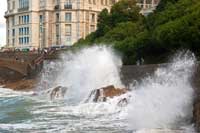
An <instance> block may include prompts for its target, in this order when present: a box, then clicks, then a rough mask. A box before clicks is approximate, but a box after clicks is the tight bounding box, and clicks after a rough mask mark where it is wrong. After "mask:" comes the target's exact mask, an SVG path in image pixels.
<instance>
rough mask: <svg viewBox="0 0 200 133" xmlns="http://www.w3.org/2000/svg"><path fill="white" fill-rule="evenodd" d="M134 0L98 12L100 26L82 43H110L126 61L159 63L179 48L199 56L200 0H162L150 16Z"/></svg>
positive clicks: (122, 0)
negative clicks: (142, 13) (143, 12)
mask: <svg viewBox="0 0 200 133" xmlns="http://www.w3.org/2000/svg"><path fill="white" fill-rule="evenodd" d="M139 10H140V9H139V8H138V7H137V6H136V2H135V1H134V0H121V1H120V2H118V3H116V4H115V5H114V6H113V7H112V9H111V11H110V12H108V10H106V9H105V10H103V11H102V12H101V13H100V14H99V19H98V29H97V31H96V32H94V33H91V34H90V35H89V36H87V37H86V39H83V40H80V41H79V42H78V44H79V45H92V44H110V45H113V47H114V48H115V49H117V50H119V51H120V52H121V53H122V54H123V57H124V58H123V61H124V64H135V63H136V62H137V61H138V60H141V59H142V58H143V59H144V60H145V63H160V62H163V61H164V60H165V59H166V57H167V56H168V55H169V54H171V53H173V52H175V51H176V50H178V49H189V50H191V51H193V52H194V53H195V54H196V55H197V56H200V1H199V0H161V2H160V4H159V6H158V8H157V10H156V11H155V12H154V13H152V14H150V15H149V16H147V17H143V16H141V15H140V14H139Z"/></svg>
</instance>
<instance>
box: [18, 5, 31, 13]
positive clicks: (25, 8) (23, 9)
mask: <svg viewBox="0 0 200 133" xmlns="http://www.w3.org/2000/svg"><path fill="white" fill-rule="evenodd" d="M28 10H29V7H28V6H27V7H22V8H18V12H24V11H28Z"/></svg>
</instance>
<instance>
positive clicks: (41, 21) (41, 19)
mask: <svg viewBox="0 0 200 133" xmlns="http://www.w3.org/2000/svg"><path fill="white" fill-rule="evenodd" d="M40 23H43V16H42V15H40Z"/></svg>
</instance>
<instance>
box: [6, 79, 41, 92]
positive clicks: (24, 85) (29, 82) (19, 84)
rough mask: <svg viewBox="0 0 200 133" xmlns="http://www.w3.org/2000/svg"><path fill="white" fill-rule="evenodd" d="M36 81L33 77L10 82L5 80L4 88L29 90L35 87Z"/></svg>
mask: <svg viewBox="0 0 200 133" xmlns="http://www.w3.org/2000/svg"><path fill="white" fill-rule="evenodd" d="M36 83H37V81H36V80H34V79H23V80H17V81H12V82H5V83H4V86H3V87H4V88H10V89H13V90H16V91H30V90H33V88H35V85H36Z"/></svg>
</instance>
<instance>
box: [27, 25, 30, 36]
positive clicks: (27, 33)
mask: <svg viewBox="0 0 200 133" xmlns="http://www.w3.org/2000/svg"><path fill="white" fill-rule="evenodd" d="M29 32H30V31H29V27H27V35H29V34H30V33H29Z"/></svg>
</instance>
